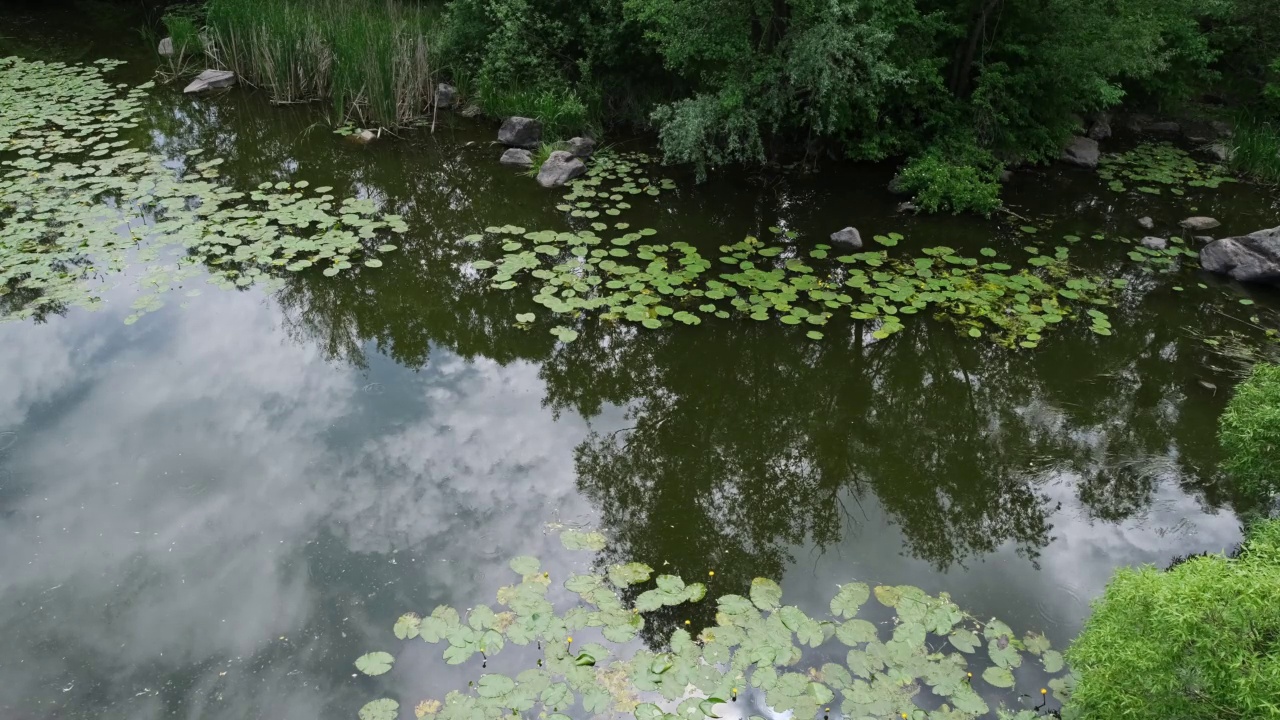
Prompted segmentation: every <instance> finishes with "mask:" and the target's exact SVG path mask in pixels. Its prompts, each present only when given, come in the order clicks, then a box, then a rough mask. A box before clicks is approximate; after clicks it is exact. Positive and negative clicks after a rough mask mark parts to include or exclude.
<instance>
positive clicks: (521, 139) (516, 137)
mask: <svg viewBox="0 0 1280 720" xmlns="http://www.w3.org/2000/svg"><path fill="white" fill-rule="evenodd" d="M498 142H500V143H502V144H503V145H506V146H507V147H518V148H536V147H538V143H540V142H542V123H540V122H538V121H537V120H534V119H533V118H527V117H509V118H507V119H506V121H505V122H503V123H502V127H501V128H499V129H498Z"/></svg>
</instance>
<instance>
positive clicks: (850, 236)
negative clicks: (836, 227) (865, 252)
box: [831, 227, 862, 248]
mask: <svg viewBox="0 0 1280 720" xmlns="http://www.w3.org/2000/svg"><path fill="white" fill-rule="evenodd" d="M831 242H833V243H835V244H837V245H848V246H850V247H855V248H861V247H862V234H861V233H859V232H858V228H856V227H847V228H845V229H843V230H840V231H837V232H833V233H831Z"/></svg>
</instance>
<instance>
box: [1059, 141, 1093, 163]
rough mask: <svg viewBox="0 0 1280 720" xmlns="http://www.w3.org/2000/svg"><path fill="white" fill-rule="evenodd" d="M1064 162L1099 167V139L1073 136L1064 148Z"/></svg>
mask: <svg viewBox="0 0 1280 720" xmlns="http://www.w3.org/2000/svg"><path fill="white" fill-rule="evenodd" d="M1062 160H1063V162H1069V163H1071V164H1072V165H1079V166H1080V167H1084V168H1096V167H1098V141H1097V140H1094V139H1092V138H1087V137H1078V136H1077V137H1073V138H1071V142H1069V143H1067V146H1066V147H1065V148H1063V150H1062Z"/></svg>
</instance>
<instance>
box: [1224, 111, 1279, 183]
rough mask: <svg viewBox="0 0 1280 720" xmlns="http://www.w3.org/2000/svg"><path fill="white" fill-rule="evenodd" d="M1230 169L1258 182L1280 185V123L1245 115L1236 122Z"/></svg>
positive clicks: (1229, 160) (1230, 144)
mask: <svg viewBox="0 0 1280 720" xmlns="http://www.w3.org/2000/svg"><path fill="white" fill-rule="evenodd" d="M1227 144H1228V147H1229V148H1230V156H1229V158H1228V161H1227V164H1228V166H1229V167H1230V168H1231V169H1232V170H1233V171H1235V172H1238V173H1241V174H1243V175H1248V176H1250V177H1252V178H1254V179H1256V180H1259V181H1262V182H1265V183H1270V184H1280V122H1272V121H1268V120H1266V119H1263V118H1261V117H1258V116H1256V115H1252V114H1245V115H1241V116H1240V117H1238V118H1237V119H1236V124H1235V130H1234V131H1233V133H1232V136H1231V138H1230V140H1228V141H1227Z"/></svg>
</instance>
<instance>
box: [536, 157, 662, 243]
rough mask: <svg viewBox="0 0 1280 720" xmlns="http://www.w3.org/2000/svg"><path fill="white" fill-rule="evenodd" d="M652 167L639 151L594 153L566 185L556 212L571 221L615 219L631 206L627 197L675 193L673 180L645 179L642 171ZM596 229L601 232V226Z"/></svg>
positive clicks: (644, 172) (649, 159) (645, 175)
mask: <svg viewBox="0 0 1280 720" xmlns="http://www.w3.org/2000/svg"><path fill="white" fill-rule="evenodd" d="M652 164H653V158H652V157H650V156H649V155H648V154H647V153H643V152H625V153H624V152H608V151H606V152H601V153H598V154H597V155H596V156H595V157H594V158H593V159H592V161H591V167H589V168H588V169H587V173H586V175H585V176H584V177H583V178H582V179H581V180H577V181H575V182H574V183H573V184H572V185H570V187H569V192H568V193H567V194H565V196H564V202H563V203H561V204H559V205H557V206H556V209H557V210H559V211H561V212H566V213H569V216H570V217H573V218H586V219H594V218H598V217H600V215H601V214H602V213H603V214H604V215H607V216H610V217H617V216H618V215H621V214H622V213H623V211H625V210H630V209H631V203H629V202H627V197H629V196H635V195H640V194H644V195H648V196H657V195H661V194H662V193H663V192H664V191H671V190H675V189H676V184H675V181H673V180H671V179H670V178H650V177H649V176H648V173H647V172H646V170H645V168H646V167H647V166H650V165H652ZM610 183H611V184H610ZM606 184H608V185H607V186H606ZM597 225H601V226H603V225H604V224H603V223H597ZM597 229H598V230H604V227H598V228H597Z"/></svg>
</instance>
